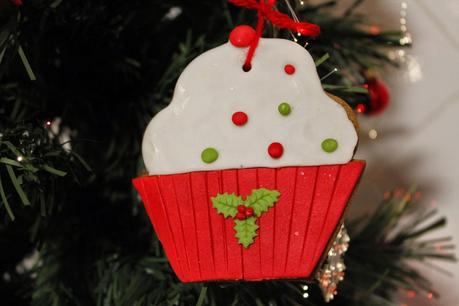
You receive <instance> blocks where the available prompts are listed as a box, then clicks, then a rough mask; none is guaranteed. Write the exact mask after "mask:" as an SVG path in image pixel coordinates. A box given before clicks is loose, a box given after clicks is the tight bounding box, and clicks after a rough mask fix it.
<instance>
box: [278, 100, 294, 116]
mask: <svg viewBox="0 0 459 306" xmlns="http://www.w3.org/2000/svg"><path fill="white" fill-rule="evenodd" d="M277 109H278V110H279V113H280V114H281V115H282V116H288V115H290V113H291V112H292V107H291V106H290V104H288V103H286V102H284V103H281V104H279V107H278V108H277Z"/></svg>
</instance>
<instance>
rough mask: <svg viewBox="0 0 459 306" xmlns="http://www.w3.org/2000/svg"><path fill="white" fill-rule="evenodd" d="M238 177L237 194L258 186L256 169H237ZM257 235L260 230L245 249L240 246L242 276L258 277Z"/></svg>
mask: <svg viewBox="0 0 459 306" xmlns="http://www.w3.org/2000/svg"><path fill="white" fill-rule="evenodd" d="M238 177H239V179H238V182H239V194H243V195H249V194H250V193H252V190H254V189H257V188H258V187H257V185H258V181H257V170H256V169H243V170H238ZM258 221H260V220H258ZM258 225H259V224H258ZM259 237H260V230H258V236H257V237H256V238H255V242H254V243H253V244H252V245H251V246H250V247H249V248H247V249H246V248H242V255H243V256H242V258H243V264H244V266H243V271H244V276H245V277H248V278H252V279H253V278H257V277H260V275H261V265H260V239H259Z"/></svg>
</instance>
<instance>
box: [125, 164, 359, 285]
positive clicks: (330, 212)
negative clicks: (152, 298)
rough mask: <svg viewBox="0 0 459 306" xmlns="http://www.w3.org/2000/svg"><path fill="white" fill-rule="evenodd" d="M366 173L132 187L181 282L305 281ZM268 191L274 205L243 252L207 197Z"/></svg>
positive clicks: (181, 180)
mask: <svg viewBox="0 0 459 306" xmlns="http://www.w3.org/2000/svg"><path fill="white" fill-rule="evenodd" d="M364 167H365V162H363V161H352V162H350V163H347V164H344V165H330V166H318V167H286V168H276V169H271V168H252V169H240V170H221V171H205V172H192V173H185V174H173V175H155V176H145V177H139V178H137V179H135V180H134V181H133V182H134V185H135V187H136V189H137V190H138V191H139V193H140V195H141V197H142V199H143V202H144V204H145V208H146V210H147V212H148V215H149V217H150V219H151V221H152V223H153V226H154V228H155V231H156V233H157V235H158V237H159V239H160V241H161V242H162V244H163V247H164V249H165V251H166V254H167V257H168V258H169V261H170V263H171V265H172V268H173V269H174V271H175V273H176V274H177V276H178V277H179V278H180V280H181V281H183V282H198V281H210V280H248V281H255V280H263V279H283V278H287V279H293V278H308V277H310V276H311V275H312V274H313V272H314V269H315V267H316V266H317V264H318V263H319V261H320V259H321V257H322V254H324V251H325V249H326V248H327V246H328V244H329V241H330V240H331V238H332V236H333V235H334V232H335V229H336V228H337V226H338V224H340V223H341V219H342V216H343V212H344V210H345V208H346V206H347V203H348V200H349V198H350V196H351V194H352V191H353V190H354V187H355V186H356V184H357V182H358V180H359V178H360V175H361V173H362V171H363V169H364ZM258 188H266V189H270V190H273V189H275V190H278V191H279V192H280V194H281V195H280V198H279V201H278V202H277V203H276V204H275V206H274V207H273V208H271V209H269V211H268V212H266V213H264V214H263V215H262V216H261V217H260V218H259V219H258V221H257V224H258V225H259V229H258V236H257V237H256V238H255V241H254V243H253V244H252V245H250V246H249V247H248V248H244V247H243V246H242V245H240V244H239V243H238V241H237V239H236V237H235V230H234V225H235V224H234V220H233V219H232V218H228V219H225V218H224V217H223V215H221V214H218V213H217V210H216V209H215V208H214V207H213V205H212V202H211V197H215V196H216V195H217V194H223V193H230V194H231V193H235V194H237V195H241V196H247V195H249V194H251V192H252V190H254V189H258Z"/></svg>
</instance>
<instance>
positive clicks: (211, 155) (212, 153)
mask: <svg viewBox="0 0 459 306" xmlns="http://www.w3.org/2000/svg"><path fill="white" fill-rule="evenodd" d="M201 159H202V161H203V162H205V163H206V164H211V163H213V162H214V161H216V160H217V159H218V151H217V150H215V149H214V148H207V149H205V150H204V151H202V153H201Z"/></svg>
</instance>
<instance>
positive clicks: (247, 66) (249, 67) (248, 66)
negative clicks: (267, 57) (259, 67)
mask: <svg viewBox="0 0 459 306" xmlns="http://www.w3.org/2000/svg"><path fill="white" fill-rule="evenodd" d="M242 70H243V71H244V72H249V71H250V70H252V65H251V64H244V65H243V66H242Z"/></svg>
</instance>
